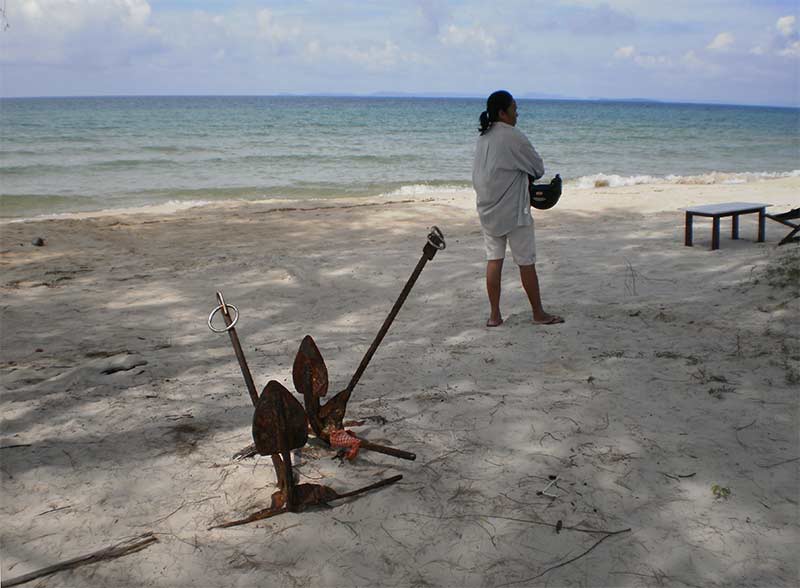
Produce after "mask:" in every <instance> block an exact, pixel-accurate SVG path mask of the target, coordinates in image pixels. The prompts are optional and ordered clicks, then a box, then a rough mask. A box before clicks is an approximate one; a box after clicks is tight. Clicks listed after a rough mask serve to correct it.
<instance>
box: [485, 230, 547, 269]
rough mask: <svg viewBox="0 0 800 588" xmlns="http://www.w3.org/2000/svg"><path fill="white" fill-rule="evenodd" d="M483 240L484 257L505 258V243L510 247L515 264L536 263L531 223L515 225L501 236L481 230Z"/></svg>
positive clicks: (489, 258) (491, 258)
mask: <svg viewBox="0 0 800 588" xmlns="http://www.w3.org/2000/svg"><path fill="white" fill-rule="evenodd" d="M483 242H484V245H485V246H486V259H487V260H489V261H491V260H494V259H505V256H506V243H508V245H509V246H510V247H511V257H512V258H513V259H514V263H516V264H517V265H533V264H535V263H536V242H535V240H534V233H533V225H530V226H524V227H517V228H516V229H514V230H513V231H511V232H510V233H506V234H505V235H502V236H501V237H495V236H494V235H489V234H488V233H487V232H486V231H483Z"/></svg>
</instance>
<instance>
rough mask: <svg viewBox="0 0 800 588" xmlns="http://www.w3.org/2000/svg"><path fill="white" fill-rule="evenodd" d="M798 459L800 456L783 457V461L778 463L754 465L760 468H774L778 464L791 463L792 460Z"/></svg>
mask: <svg viewBox="0 0 800 588" xmlns="http://www.w3.org/2000/svg"><path fill="white" fill-rule="evenodd" d="M798 460H800V457H793V458H792V459H784V460H783V461H779V462H778V463H772V464H760V463H757V464H756V465H757V466H758V467H760V468H775V467H778V466H779V465H783V464H786V463H792V462H793V461H798Z"/></svg>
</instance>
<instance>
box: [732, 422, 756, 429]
mask: <svg viewBox="0 0 800 588" xmlns="http://www.w3.org/2000/svg"><path fill="white" fill-rule="evenodd" d="M757 420H758V419H753V422H752V423H747V424H746V425H743V426H741V427H734V429H735V430H737V431H743V430H744V429H746V428H747V427H752V426H753V425H754V424H756V421H757Z"/></svg>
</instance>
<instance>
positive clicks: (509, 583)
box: [498, 529, 630, 588]
mask: <svg viewBox="0 0 800 588" xmlns="http://www.w3.org/2000/svg"><path fill="white" fill-rule="evenodd" d="M625 531H630V529H625V530H624V531H619V532H620V533H624V532H625ZM609 537H612V535H606V536H605V537H601V538H600V539H598V540H597V541H596V542H595V543H594V545H592V546H591V547H590V548H589V549H587V550H586V551H584V552H583V553H581V554H580V555H576V556H575V557H573V558H572V559H568V560H567V561H564V562H561V563H560V564H558V565H554V566H552V567H549V568H547V569H546V570H545V571H543V572H542V573H541V574H538V575H536V576H533V577H531V578H525V579H524V580H517V581H516V582H507V583H505V584H498V588H499V586H513V585H514V584H527V583H528V582H532V581H533V580H536V579H538V578H541V577H542V576H544V575H545V574H546V573H548V572H552V571H553V570H557V569H558V568H563V567H564V566H566V565H569V564H571V563H572V562H574V561H575V560H578V559H580V558H582V557H583V556H584V555H586V554H587V553H589V552H590V551H591V550H592V549H594V548H595V547H597V546H598V545H600V544H601V543H602V542H603V541H605V540H606V539H608V538H609Z"/></svg>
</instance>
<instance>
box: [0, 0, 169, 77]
mask: <svg viewBox="0 0 800 588" xmlns="http://www.w3.org/2000/svg"><path fill="white" fill-rule="evenodd" d="M7 8H8V13H7V18H8V21H9V23H10V25H11V28H10V29H9V30H8V31H7V32H6V33H5V35H6V38H4V39H3V41H4V48H3V49H4V50H3V53H2V56H0V61H2V62H4V63H15V64H26V63H27V64H39V65H47V64H50V65H80V66H86V67H88V68H92V67H97V66H107V65H114V64H122V63H128V62H130V60H131V58H132V57H135V56H137V55H141V54H146V53H152V52H153V51H155V50H157V47H158V45H159V43H158V38H157V37H158V31H157V30H156V29H155V28H154V27H153V26H152V24H151V12H152V10H151V8H150V4H149V3H148V2H147V0H20V1H19V2H16V3H13V4H9V5H8V7H7Z"/></svg>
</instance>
